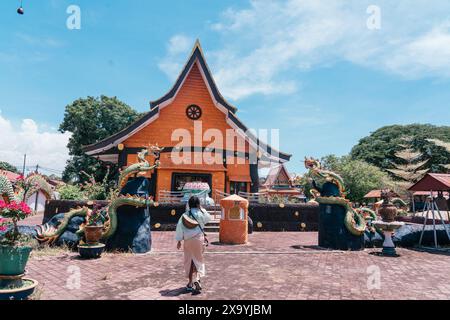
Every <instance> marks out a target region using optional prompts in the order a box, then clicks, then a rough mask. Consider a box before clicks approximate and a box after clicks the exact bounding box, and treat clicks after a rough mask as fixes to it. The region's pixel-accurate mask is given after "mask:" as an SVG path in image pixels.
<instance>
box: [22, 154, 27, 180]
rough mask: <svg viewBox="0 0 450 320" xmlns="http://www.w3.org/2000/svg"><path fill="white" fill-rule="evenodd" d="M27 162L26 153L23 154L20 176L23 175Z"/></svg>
mask: <svg viewBox="0 0 450 320" xmlns="http://www.w3.org/2000/svg"><path fill="white" fill-rule="evenodd" d="M26 163H27V154H26V153H25V154H24V155H23V168H22V176H24V177H25V164H26Z"/></svg>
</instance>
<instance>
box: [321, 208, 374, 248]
mask: <svg viewBox="0 0 450 320" xmlns="http://www.w3.org/2000/svg"><path fill="white" fill-rule="evenodd" d="M345 214H346V209H345V208H344V207H342V206H339V205H320V213H319V246H320V247H322V248H327V249H333V250H353V251H356V250H364V247H365V246H364V235H361V236H355V235H353V234H351V233H350V232H349V231H348V229H347V227H346V226H345V224H344V219H345Z"/></svg>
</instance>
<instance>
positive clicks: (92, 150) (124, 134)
mask: <svg viewBox="0 0 450 320" xmlns="http://www.w3.org/2000/svg"><path fill="white" fill-rule="evenodd" d="M194 64H197V65H198V67H199V70H200V73H201V74H202V76H203V78H204V80H205V83H206V85H207V88H208V91H209V93H210V95H211V97H212V98H213V102H214V103H215V105H216V106H217V107H218V108H219V109H220V110H221V111H222V112H224V113H225V114H226V116H227V123H228V124H229V125H230V126H231V127H232V128H234V129H236V130H237V132H238V133H241V134H242V135H245V138H247V140H248V142H249V143H250V145H252V146H253V147H254V148H255V149H256V150H261V151H262V156H263V158H264V159H265V160H268V161H281V162H286V161H289V160H290V158H291V155H290V154H287V153H283V152H280V151H278V150H276V149H275V148H272V147H271V146H270V145H268V144H266V143H265V142H263V141H261V140H259V139H258V138H257V137H256V136H254V135H253V134H252V133H251V132H249V131H248V128H247V127H246V126H245V125H244V124H243V122H242V121H241V120H239V119H238V117H237V116H236V115H235V114H234V113H235V112H236V111H237V108H236V107H234V106H232V105H231V104H229V103H228V102H227V101H226V100H225V98H224V97H223V96H222V95H221V94H220V92H219V90H218V89H217V85H216V84H215V82H214V79H213V77H212V74H211V71H210V70H209V67H208V65H207V63H206V60H205V58H204V56H203V51H202V48H201V45H200V42H199V41H198V40H197V41H196V43H195V45H194V48H193V49H192V52H191V55H190V57H189V59H188V61H187V63H186V64H185V66H184V68H183V70H182V71H181V73H180V75H179V76H178V78H177V80H176V82H175V85H174V86H173V87H172V88H171V89H170V91H169V92H168V93H166V94H165V95H164V96H163V97H161V98H160V99H158V100H155V101H152V102H150V112H148V113H146V114H145V115H144V116H142V117H141V118H140V119H138V120H137V121H136V122H134V123H133V124H131V125H130V126H128V127H127V128H125V129H123V130H121V131H120V132H118V133H116V134H114V135H112V136H110V137H108V138H106V139H103V140H101V141H99V142H97V143H94V144H91V145H88V146H84V147H83V151H84V152H86V154H88V155H92V156H94V155H101V154H105V153H106V154H111V153H114V154H115V153H117V150H115V149H116V147H117V145H118V144H119V143H122V142H123V141H124V140H126V139H127V138H128V137H130V136H132V135H133V134H135V133H136V132H138V131H139V130H141V129H142V128H144V127H145V126H147V125H148V124H150V123H151V122H153V121H154V120H156V119H157V118H158V117H159V111H160V109H162V108H164V107H165V106H167V105H169V104H170V103H171V102H172V101H173V99H175V97H176V95H177V93H178V92H179V90H180V88H181V86H182V85H183V83H184V81H185V80H186V78H187V76H188V75H189V72H190V70H191V69H192V67H193V66H194ZM111 149H113V150H111Z"/></svg>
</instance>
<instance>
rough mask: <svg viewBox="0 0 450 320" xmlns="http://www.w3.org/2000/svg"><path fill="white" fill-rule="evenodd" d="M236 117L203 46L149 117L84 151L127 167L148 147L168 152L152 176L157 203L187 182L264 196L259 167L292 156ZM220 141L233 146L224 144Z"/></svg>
mask: <svg viewBox="0 0 450 320" xmlns="http://www.w3.org/2000/svg"><path fill="white" fill-rule="evenodd" d="M236 113H237V108H236V107H234V106H233V105H231V104H230V103H228V102H227V101H226V100H225V98H224V97H223V96H222V95H221V94H220V92H219V90H218V88H217V86H216V84H215V82H214V79H213V77H212V74H211V72H210V70H209V68H208V65H207V64H206V61H205V58H204V55H203V52H202V48H201V46H200V43H199V42H198V41H197V42H196V44H195V46H194V48H193V50H192V53H191V55H190V57H189V59H188V61H187V63H186V64H185V66H184V68H183V70H182V71H181V73H180V75H179V76H178V78H177V80H176V82H175V84H174V86H173V87H172V88H171V89H170V90H169V91H168V92H167V93H166V94H165V95H164V96H163V97H161V98H159V99H158V100H155V101H152V102H150V111H149V112H147V113H146V114H145V115H144V116H143V117H141V118H140V119H139V120H137V121H136V122H135V123H133V124H131V125H130V126H129V127H127V128H125V129H123V130H122V131H120V132H118V133H116V134H114V135H112V136H110V137H108V138H106V139H104V140H102V141H99V142H97V143H95V144H92V145H89V146H85V147H84V152H85V153H86V154H88V155H90V156H93V157H96V158H98V159H100V160H102V161H106V162H111V163H117V164H118V165H119V167H122V168H123V167H126V166H129V165H131V164H133V163H136V162H137V161H138V159H137V152H139V151H140V150H142V149H143V148H146V147H148V146H149V145H154V144H158V145H159V146H160V147H163V148H164V150H163V151H162V153H161V156H160V166H159V168H158V169H156V170H155V171H154V172H150V173H149V174H148V178H149V179H150V186H151V193H152V194H154V196H155V197H156V198H158V194H159V193H160V192H161V191H180V190H181V189H182V188H183V185H184V184H185V183H187V182H206V183H208V184H209V186H210V189H211V192H213V191H214V190H218V191H221V192H226V193H238V192H239V191H243V192H258V189H259V175H258V168H262V167H270V166H271V165H273V164H279V163H284V162H287V161H289V160H290V157H291V155H289V154H286V153H283V152H280V151H277V150H275V149H273V148H272V147H271V146H270V145H268V144H266V143H264V142H262V141H260V140H259V139H258V137H257V136H256V135H255V134H253V133H251V132H249V131H248V129H247V127H246V126H245V125H244V124H243V123H242V122H241V120H239V119H238V117H237V116H236ZM186 136H188V137H189V136H190V139H189V138H186ZM218 136H219V137H220V136H222V137H223V139H222V140H227V142H228V141H231V142H233V143H231V146H230V143H224V141H222V143H220V142H221V141H218V140H220V139H218ZM180 154H181V155H182V158H183V159H182V161H180V159H179V155H180ZM253 159H254V161H253ZM148 161H149V162H151V163H152V162H153V161H154V159H153V158H152V157H151V156H149V157H148Z"/></svg>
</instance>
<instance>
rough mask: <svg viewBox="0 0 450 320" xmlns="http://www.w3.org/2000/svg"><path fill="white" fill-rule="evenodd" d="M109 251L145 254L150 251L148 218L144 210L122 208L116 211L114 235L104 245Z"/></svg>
mask: <svg viewBox="0 0 450 320" xmlns="http://www.w3.org/2000/svg"><path fill="white" fill-rule="evenodd" d="M106 248H107V250H109V251H114V250H119V251H132V252H133V253H146V252H149V251H150V250H151V249H152V240H151V232H150V217H149V215H148V214H146V210H145V209H144V208H135V207H130V206H123V207H120V208H119V209H118V210H117V230H116V233H115V234H114V235H113V236H112V237H111V239H109V240H108V242H107V243H106Z"/></svg>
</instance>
